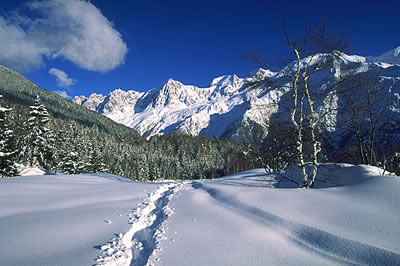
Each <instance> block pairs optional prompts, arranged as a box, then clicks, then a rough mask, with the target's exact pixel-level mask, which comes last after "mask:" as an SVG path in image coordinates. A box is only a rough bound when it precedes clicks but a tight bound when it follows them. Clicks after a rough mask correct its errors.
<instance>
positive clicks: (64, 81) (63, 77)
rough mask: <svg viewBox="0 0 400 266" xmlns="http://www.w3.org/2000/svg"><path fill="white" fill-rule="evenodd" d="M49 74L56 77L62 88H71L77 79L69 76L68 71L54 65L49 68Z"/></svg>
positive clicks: (58, 84)
mask: <svg viewBox="0 0 400 266" xmlns="http://www.w3.org/2000/svg"><path fill="white" fill-rule="evenodd" d="M49 74H51V75H53V76H55V77H56V82H57V86H58V87H60V88H69V87H71V86H72V85H74V84H75V83H76V80H74V79H72V78H69V77H68V75H67V73H65V72H64V71H62V70H60V69H57V68H54V67H53V68H51V69H50V70H49Z"/></svg>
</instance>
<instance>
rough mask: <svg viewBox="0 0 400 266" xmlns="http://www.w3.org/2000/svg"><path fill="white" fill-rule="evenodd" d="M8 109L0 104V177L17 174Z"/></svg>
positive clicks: (15, 153) (15, 152)
mask: <svg viewBox="0 0 400 266" xmlns="http://www.w3.org/2000/svg"><path fill="white" fill-rule="evenodd" d="M0 97H2V96H1V95H0ZM10 110H11V109H7V108H4V107H2V106H1V105H0V177H7V176H16V175H18V170H17V167H16V165H15V161H16V155H17V154H18V153H17V151H16V150H15V149H14V148H13V141H14V136H13V130H12V129H11V128H10V126H9V124H8V121H7V112H8V111H10Z"/></svg>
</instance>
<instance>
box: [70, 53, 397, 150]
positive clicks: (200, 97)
mask: <svg viewBox="0 0 400 266" xmlns="http://www.w3.org/2000/svg"><path fill="white" fill-rule="evenodd" d="M399 51H400V47H399V48H396V49H394V50H392V51H389V52H387V53H385V54H383V55H382V56H378V57H362V56H355V55H353V56H350V55H345V54H343V55H342V57H341V59H340V62H337V63H336V64H335V65H332V66H331V67H330V68H329V69H327V70H326V71H324V72H323V73H322V74H318V75H319V76H318V75H316V77H317V78H315V81H313V82H314V84H313V85H314V87H316V88H322V87H324V86H327V85H328V84H329V83H330V82H331V81H332V80H334V78H335V76H337V75H341V74H346V73H352V75H353V76H356V75H360V78H364V77H368V76H371V75H375V76H376V75H377V76H378V80H379V82H380V83H381V84H382V85H384V86H387V88H388V90H389V89H390V87H392V88H394V89H395V91H394V92H397V90H399V86H398V85H399V78H400V61H399ZM279 79H280V75H278V73H274V72H271V71H268V70H264V69H259V71H258V72H257V73H256V74H255V75H253V76H251V77H247V78H239V77H237V76H236V75H226V76H222V77H218V78H215V79H214V80H213V81H212V82H211V83H210V85H209V86H208V87H206V88H199V87H196V86H192V85H184V84H182V83H181V82H179V81H176V80H173V79H170V80H168V82H166V83H165V84H164V85H163V86H162V87H161V88H158V89H153V90H150V91H148V92H146V93H139V92H135V91H122V90H120V89H118V90H115V91H113V92H111V93H110V94H109V95H108V96H106V97H105V96H102V95H98V94H92V95H90V96H89V97H87V98H86V97H83V96H80V97H75V98H74V99H73V101H74V102H76V103H78V104H81V105H83V106H85V107H87V108H89V109H91V110H95V111H97V112H98V113H100V114H103V115H105V116H107V117H109V118H111V119H113V120H114V121H116V122H118V123H122V124H124V125H126V126H129V127H132V128H134V129H136V130H137V131H138V132H139V133H140V134H142V135H144V136H153V135H167V134H171V133H185V134H190V135H195V136H197V135H199V136H210V137H211V136H219V137H225V138H228V139H234V140H238V141H241V142H245V143H246V142H253V141H259V140H261V139H263V138H264V137H265V136H266V135H267V131H268V125H269V119H270V117H271V115H273V114H274V113H276V112H278V111H279V110H280V109H281V108H278V107H282V106H285V104H286V103H285V101H287V100H288V99H286V100H285V98H282V96H283V95H284V94H285V90H284V89H282V87H277V86H269V85H268V84H267V83H268V82H266V81H270V82H272V83H277V84H278V83H279V82H277V81H278V80H279ZM388 90H387V91H388ZM392 93H393V91H392ZM338 97H340V96H338ZM339 102H340V101H339ZM335 116H336V115H332V116H331V117H330V120H331V121H326V123H328V124H334V120H336V119H337V118H336V117H335Z"/></svg>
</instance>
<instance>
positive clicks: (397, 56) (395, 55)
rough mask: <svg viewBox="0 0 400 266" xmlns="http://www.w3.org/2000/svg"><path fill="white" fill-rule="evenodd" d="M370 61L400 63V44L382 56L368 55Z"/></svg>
mask: <svg viewBox="0 0 400 266" xmlns="http://www.w3.org/2000/svg"><path fill="white" fill-rule="evenodd" d="M368 61H370V62H372V63H380V62H383V63H387V64H392V65H400V46H399V47H396V48H394V49H392V50H389V51H387V52H385V53H383V54H381V55H380V56H376V57H368Z"/></svg>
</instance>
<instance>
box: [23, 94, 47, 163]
mask: <svg viewBox="0 0 400 266" xmlns="http://www.w3.org/2000/svg"><path fill="white" fill-rule="evenodd" d="M29 109H30V112H29V118H28V121H27V124H26V127H27V131H28V134H27V135H26V136H25V138H24V147H23V151H22V157H23V162H24V164H26V165H29V166H37V167H41V168H43V169H51V168H52V156H53V150H54V147H53V146H52V145H54V137H53V134H52V132H51V131H50V130H49V129H48V128H47V127H46V125H47V123H48V122H49V121H50V114H49V113H48V112H47V109H46V107H45V106H44V105H43V104H41V103H40V98H39V96H37V98H36V100H35V105H33V106H29Z"/></svg>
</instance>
